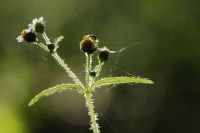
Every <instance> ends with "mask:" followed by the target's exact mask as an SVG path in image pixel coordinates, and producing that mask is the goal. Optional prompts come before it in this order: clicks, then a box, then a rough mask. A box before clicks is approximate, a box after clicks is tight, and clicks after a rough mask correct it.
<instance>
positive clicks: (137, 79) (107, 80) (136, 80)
mask: <svg viewBox="0 0 200 133" xmlns="http://www.w3.org/2000/svg"><path fill="white" fill-rule="evenodd" d="M124 83H143V84H153V83H154V82H153V81H151V80H150V79H147V78H141V77H109V78H103V79H100V80H98V81H96V82H95V83H94V85H93V87H94V88H96V87H100V86H104V85H111V84H113V85H114V84H124Z"/></svg>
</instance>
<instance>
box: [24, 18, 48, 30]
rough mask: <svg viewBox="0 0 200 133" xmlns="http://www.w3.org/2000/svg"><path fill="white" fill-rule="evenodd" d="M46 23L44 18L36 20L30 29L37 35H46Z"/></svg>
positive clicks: (30, 25)
mask: <svg viewBox="0 0 200 133" xmlns="http://www.w3.org/2000/svg"><path fill="white" fill-rule="evenodd" d="M45 23H46V22H45V21H44V18H43V17H39V18H34V19H33V21H32V23H31V24H29V25H28V26H29V28H31V29H33V30H34V31H35V32H37V33H44V31H45V26H46V25H45Z"/></svg>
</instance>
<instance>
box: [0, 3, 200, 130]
mask: <svg viewBox="0 0 200 133" xmlns="http://www.w3.org/2000/svg"><path fill="white" fill-rule="evenodd" d="M199 5H200V1H199V0H123V1H122V0H110V1H109V0H85V1H83V0H51V1H50V0H34V1H30V0H15V1H13V0H0V18H1V21H0V27H1V28H0V51H1V52H0V133H88V132H91V131H89V130H88V129H89V117H88V115H87V109H86V107H85V104H84V98H83V96H82V95H80V94H77V93H76V92H73V91H66V92H64V93H61V94H56V95H53V96H51V97H48V98H44V99H42V100H41V101H40V102H39V103H37V104H36V105H35V106H33V107H31V108H29V107H28V106H27V104H28V102H29V100H30V99H31V98H32V97H33V96H34V95H36V94H37V93H39V92H40V91H42V90H44V89H46V88H48V87H51V86H54V85H56V84H60V83H69V82H72V81H71V80H70V79H69V78H68V76H67V75H66V74H65V73H64V71H63V70H62V68H60V67H59V66H58V65H57V64H56V63H55V61H54V60H53V59H52V58H51V57H50V55H49V54H47V53H44V52H43V51H42V50H41V49H38V48H36V47H34V46H32V45H30V44H27V43H18V42H17V40H16V37H17V36H18V35H19V34H20V32H21V30H22V29H23V28H25V27H27V24H28V23H30V22H31V21H32V19H33V18H35V17H40V16H43V17H44V19H45V20H46V24H47V34H48V36H49V37H50V38H51V39H55V38H56V37H58V36H59V35H64V36H65V39H64V40H63V42H62V43H61V46H60V49H59V51H58V52H59V54H60V55H61V57H63V58H65V61H66V62H67V63H68V65H70V66H71V68H72V70H73V71H74V72H75V73H76V74H77V75H78V76H80V77H81V79H83V77H84V67H83V66H84V55H83V53H81V52H80V50H79V41H80V40H81V38H82V36H83V35H86V34H95V35H96V36H97V37H98V38H99V39H100V46H104V45H106V46H107V47H109V48H110V49H112V50H120V49H122V48H125V50H123V51H122V52H120V53H118V54H112V55H111V56H110V59H109V60H108V62H107V63H106V65H105V66H104V69H103V73H102V74H101V76H110V75H112V76H122V75H125V76H130V75H135V76H142V77H148V78H150V79H152V80H153V81H155V84H154V85H143V84H138V85H119V86H116V87H113V86H109V87H107V88H102V89H99V90H97V91H96V92H95V105H96V108H95V110H96V112H97V113H99V119H100V120H99V123H100V126H101V128H100V129H101V132H102V133H198V132H200V126H199V123H200V107H199V102H200V85H199V82H200V61H199V60H200V37H199V36H200V33H199V31H200V26H199V25H200V24H199V22H200V8H199Z"/></svg>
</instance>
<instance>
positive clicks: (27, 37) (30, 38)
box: [16, 29, 37, 42]
mask: <svg viewBox="0 0 200 133" xmlns="http://www.w3.org/2000/svg"><path fill="white" fill-rule="evenodd" d="M16 39H17V40H18V42H23V41H26V42H36V41H37V36H36V34H35V33H34V32H33V31H32V30H31V29H24V30H22V32H21V35H20V36H18V37H17V38H16Z"/></svg>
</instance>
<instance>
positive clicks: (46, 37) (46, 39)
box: [42, 32, 51, 45]
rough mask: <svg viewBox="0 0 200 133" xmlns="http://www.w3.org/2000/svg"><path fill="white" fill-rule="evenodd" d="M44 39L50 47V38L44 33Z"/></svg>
mask: <svg viewBox="0 0 200 133" xmlns="http://www.w3.org/2000/svg"><path fill="white" fill-rule="evenodd" d="M42 37H43V38H44V40H45V41H46V44H47V45H49V44H51V42H50V39H49V38H48V36H47V34H46V33H45V32H44V33H42Z"/></svg>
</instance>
